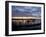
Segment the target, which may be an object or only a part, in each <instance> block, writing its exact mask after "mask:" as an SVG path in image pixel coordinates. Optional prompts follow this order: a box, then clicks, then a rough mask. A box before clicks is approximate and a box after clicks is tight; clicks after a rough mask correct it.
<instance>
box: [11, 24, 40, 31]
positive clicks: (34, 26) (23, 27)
mask: <svg viewBox="0 0 46 37" xmlns="http://www.w3.org/2000/svg"><path fill="white" fill-rule="evenodd" d="M40 29H41V23H38V24H26V25H24V24H23V25H21V24H20V25H17V24H16V23H15V24H14V23H12V31H19V30H40Z"/></svg>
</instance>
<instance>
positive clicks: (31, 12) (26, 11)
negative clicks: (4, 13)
mask: <svg viewBox="0 0 46 37" xmlns="http://www.w3.org/2000/svg"><path fill="white" fill-rule="evenodd" d="M12 16H13V17H14V16H41V7H35V6H12Z"/></svg>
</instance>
